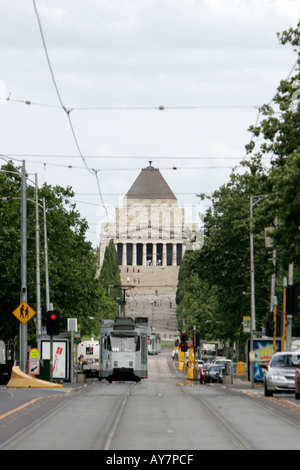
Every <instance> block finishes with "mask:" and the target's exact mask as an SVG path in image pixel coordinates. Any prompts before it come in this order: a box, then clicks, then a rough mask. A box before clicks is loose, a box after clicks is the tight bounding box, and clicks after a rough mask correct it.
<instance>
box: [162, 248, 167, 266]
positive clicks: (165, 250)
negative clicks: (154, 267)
mask: <svg viewBox="0 0 300 470" xmlns="http://www.w3.org/2000/svg"><path fill="white" fill-rule="evenodd" d="M161 264H162V266H167V244H166V243H163V244H162V260H161Z"/></svg>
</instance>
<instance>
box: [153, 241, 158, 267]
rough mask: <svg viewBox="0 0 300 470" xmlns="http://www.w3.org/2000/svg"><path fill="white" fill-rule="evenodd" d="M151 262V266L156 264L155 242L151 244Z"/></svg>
mask: <svg viewBox="0 0 300 470" xmlns="http://www.w3.org/2000/svg"><path fill="white" fill-rule="evenodd" d="M152 264H153V266H156V265H157V246H156V243H153V245H152Z"/></svg>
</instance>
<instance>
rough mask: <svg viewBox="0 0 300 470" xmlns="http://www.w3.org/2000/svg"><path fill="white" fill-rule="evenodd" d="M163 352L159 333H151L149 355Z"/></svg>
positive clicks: (149, 336)
mask: <svg viewBox="0 0 300 470" xmlns="http://www.w3.org/2000/svg"><path fill="white" fill-rule="evenodd" d="M160 352H161V342H160V335H159V334H158V333H150V334H149V335H148V354H150V355H151V354H158V353H160Z"/></svg>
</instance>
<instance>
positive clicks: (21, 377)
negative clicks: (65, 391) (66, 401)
mask: <svg viewBox="0 0 300 470" xmlns="http://www.w3.org/2000/svg"><path fill="white" fill-rule="evenodd" d="M6 388H63V385H61V384H56V383H52V382H47V381H46V380H41V379H36V378H35V377H34V376H31V375H27V374H25V373H24V372H22V371H21V369H20V368H19V367H17V366H14V367H13V368H12V372H11V377H10V380H9V382H8V384H7V385H6Z"/></svg>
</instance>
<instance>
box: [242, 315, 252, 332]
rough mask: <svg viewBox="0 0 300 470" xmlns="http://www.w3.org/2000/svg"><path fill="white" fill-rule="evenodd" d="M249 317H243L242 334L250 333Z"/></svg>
mask: <svg viewBox="0 0 300 470" xmlns="http://www.w3.org/2000/svg"><path fill="white" fill-rule="evenodd" d="M250 328H251V317H243V330H244V333H250Z"/></svg>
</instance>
